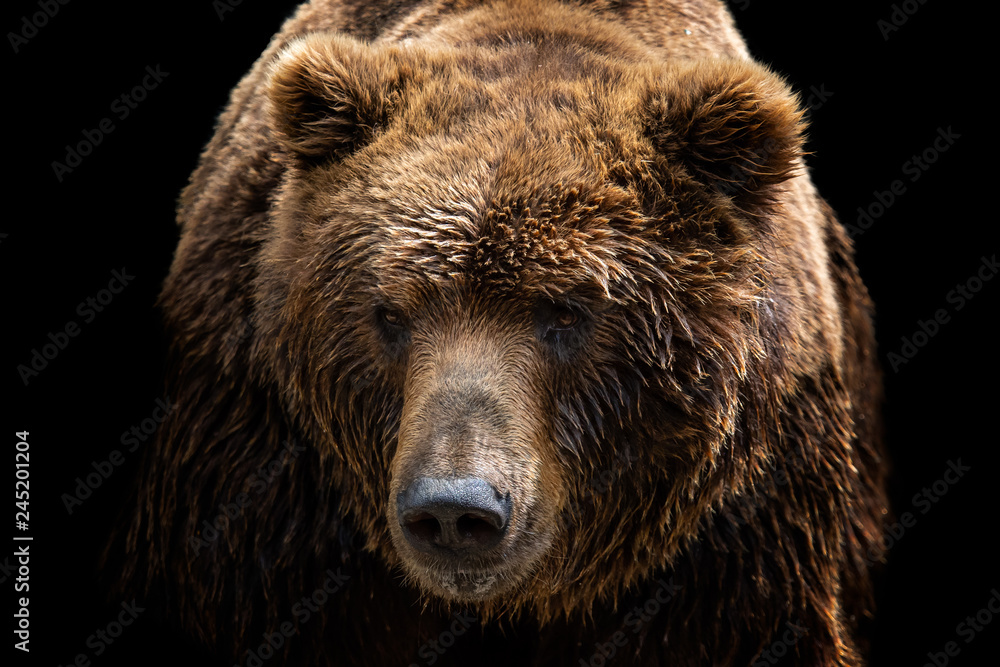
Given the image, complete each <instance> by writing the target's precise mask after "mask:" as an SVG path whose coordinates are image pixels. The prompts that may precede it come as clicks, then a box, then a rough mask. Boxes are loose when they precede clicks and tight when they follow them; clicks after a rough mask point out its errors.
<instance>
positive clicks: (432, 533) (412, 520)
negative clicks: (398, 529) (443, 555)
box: [405, 512, 441, 544]
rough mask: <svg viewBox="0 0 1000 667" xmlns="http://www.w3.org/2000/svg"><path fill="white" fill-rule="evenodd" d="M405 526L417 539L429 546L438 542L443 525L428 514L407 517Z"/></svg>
mask: <svg viewBox="0 0 1000 667" xmlns="http://www.w3.org/2000/svg"><path fill="white" fill-rule="evenodd" d="M405 526H406V529H407V531H409V532H410V534H412V535H413V536H414V537H415V538H416V539H418V540H420V541H422V542H427V543H429V544H433V543H435V542H437V541H438V540H439V539H440V536H441V524H440V523H438V520H437V519H435V518H434V517H432V516H431V515H430V514H427V513H426V512H421V513H419V514H417V515H415V516H409V517H407V521H406V523H405Z"/></svg>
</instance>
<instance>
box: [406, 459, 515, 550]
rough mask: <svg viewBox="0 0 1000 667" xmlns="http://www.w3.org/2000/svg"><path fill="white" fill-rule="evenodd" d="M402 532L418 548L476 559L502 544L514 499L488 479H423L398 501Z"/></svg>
mask: <svg viewBox="0 0 1000 667" xmlns="http://www.w3.org/2000/svg"><path fill="white" fill-rule="evenodd" d="M396 503H397V513H398V516H399V523H400V527H401V528H402V531H403V535H404V536H405V537H406V539H407V541H408V542H409V543H410V544H411V545H413V546H414V547H415V548H416V549H418V550H420V551H424V552H427V553H432V554H435V555H454V554H455V553H456V552H458V553H461V554H462V555H472V554H477V553H480V552H485V551H487V550H489V549H491V548H492V547H494V546H495V545H496V544H497V543H499V542H500V541H501V539H502V538H503V535H504V533H505V532H506V530H507V524H508V523H509V521H510V511H511V502H510V496H509V494H508V495H505V496H501V495H500V493H499V492H497V490H496V489H495V488H494V487H493V485H491V484H490V483H489V482H487V481H486V480H482V479H476V478H465V479H434V478H429V477H423V478H420V479H418V480H417V481H416V482H415V483H413V484H412V485H411V486H410V487H409V488H408V489H406V490H405V491H403V492H402V493H400V494H399V496H398V497H397V500H396Z"/></svg>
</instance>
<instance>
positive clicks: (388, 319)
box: [379, 308, 403, 327]
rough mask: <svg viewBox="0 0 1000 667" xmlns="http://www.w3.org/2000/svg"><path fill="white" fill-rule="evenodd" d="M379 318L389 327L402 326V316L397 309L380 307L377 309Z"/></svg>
mask: <svg viewBox="0 0 1000 667" xmlns="http://www.w3.org/2000/svg"><path fill="white" fill-rule="evenodd" d="M379 318H380V319H381V320H382V322H383V323H384V324H387V325H389V326H390V327H401V326H403V316H402V315H401V314H400V312H399V311H398V310H392V309H391V308H382V309H380V311H379Z"/></svg>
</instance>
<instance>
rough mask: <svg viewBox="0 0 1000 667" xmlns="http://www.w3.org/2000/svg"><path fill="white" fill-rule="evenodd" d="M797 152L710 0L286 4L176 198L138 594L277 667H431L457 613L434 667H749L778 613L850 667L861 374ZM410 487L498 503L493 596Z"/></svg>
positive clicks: (848, 289) (874, 393)
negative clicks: (462, 620) (423, 546)
mask: <svg viewBox="0 0 1000 667" xmlns="http://www.w3.org/2000/svg"><path fill="white" fill-rule="evenodd" d="M803 128H804V125H803V119H802V112H801V111H800V107H799V105H798V101H797V99H796V98H795V96H794V95H793V94H792V93H790V91H789V90H788V88H787V86H786V85H785V84H784V82H782V80H781V79H780V78H779V77H777V76H776V75H775V74H773V73H772V72H770V71H768V70H767V69H766V68H764V67H762V66H761V65H759V64H756V63H754V62H753V61H752V60H750V59H749V57H748V56H747V55H746V49H745V47H744V45H743V43H742V41H741V40H740V38H739V36H738V34H737V33H736V31H735V29H734V28H733V25H732V21H731V19H730V17H729V15H728V13H727V11H726V10H725V8H724V6H723V5H722V4H721V3H717V2H714V1H710V0H690V1H684V0H679V1H677V2H670V1H667V2H662V3H645V4H639V3H629V2H624V3H618V2H566V3H559V2H554V1H552V0H531V1H530V2H527V1H521V0H498V1H497V2H494V3H490V4H485V3H477V2H447V3H445V2H441V3H435V2H394V3H384V4H380V5H377V6H375V5H371V4H369V3H365V2H361V1H360V0H358V1H354V0H347V1H344V2H331V1H313V2H310V3H308V4H307V5H304V6H303V7H302V8H300V10H299V11H298V13H297V14H296V15H295V16H294V17H293V18H291V19H290V20H289V21H288V22H287V23H286V25H285V26H284V28H283V29H282V31H281V32H280V33H279V34H278V36H277V37H276V38H275V40H274V41H273V43H272V44H271V46H270V47H269V48H268V50H267V51H266V52H265V53H264V55H263V56H262V57H261V59H260V61H259V62H258V63H257V64H256V65H255V66H254V68H253V69H252V70H251V72H250V73H249V74H248V75H247V77H246V78H245V79H244V80H243V82H242V83H241V84H240V85H239V86H238V87H237V88H236V90H235V91H234V92H233V96H232V100H231V103H230V106H229V108H228V109H227V110H226V112H225V113H224V114H223V116H222V117H221V119H220V121H219V126H218V130H217V132H216V135H215V137H214V138H213V139H212V141H211V143H210V144H209V146H208V147H207V149H206V150H205V153H204V155H203V156H202V161H201V164H200V166H199V167H198V169H197V171H196V172H195V173H194V175H193V176H192V179H191V183H190V185H189V186H188V187H187V188H186V189H185V191H184V194H183V197H182V200H181V206H180V211H179V221H180V224H181V226H182V235H181V241H180V244H179V246H178V249H177V254H176V256H175V259H174V263H173V266H172V268H171V271H170V275H169V277H168V279H167V281H166V283H165V285H164V289H163V294H162V298H161V304H162V308H163V311H164V314H165V318H166V324H167V328H168V332H169V334H170V336H171V339H172V348H171V366H170V368H171V372H170V376H169V383H168V391H169V395H170V396H171V398H172V400H173V402H174V403H176V405H177V408H176V409H175V410H173V411H172V412H171V414H170V415H169V416H168V418H167V421H166V422H165V424H164V426H163V427H162V428H161V429H160V431H159V433H158V437H157V442H156V447H155V450H154V451H153V452H152V453H151V455H150V456H149V457H148V458H147V461H146V467H145V471H144V476H143V481H142V484H141V486H140V491H139V498H138V502H137V506H136V507H137V511H136V513H135V516H134V520H133V521H132V523H131V526H130V529H129V531H128V534H127V535H126V536H125V537H124V540H123V541H124V543H125V545H124V546H125V550H126V553H127V564H126V567H125V572H124V579H125V580H126V581H127V582H129V583H130V585H133V586H137V587H139V588H140V589H141V590H143V591H145V592H146V593H147V594H148V595H150V596H153V597H154V598H156V599H160V600H162V602H163V605H164V608H165V609H167V610H168V613H169V614H170V615H171V616H172V617H173V618H175V619H177V620H178V621H179V622H180V624H181V625H182V626H183V627H184V628H185V629H186V630H187V631H189V632H191V633H193V634H195V635H197V636H198V637H199V638H200V639H201V640H203V641H204V642H205V643H206V644H207V645H209V646H210V647H212V648H213V649H214V650H217V651H219V652H220V653H221V654H223V655H226V656H228V657H233V658H235V659H237V660H241V661H242V660H244V659H245V656H246V651H247V650H248V649H250V648H253V647H256V646H258V645H260V644H261V642H262V638H263V636H264V634H265V633H266V632H271V631H274V630H275V629H277V628H278V627H280V625H281V624H282V623H284V622H292V623H293V626H294V628H295V632H296V637H294V638H293V639H292V640H291V641H288V642H287V643H286V644H285V646H284V649H283V650H284V651H285V655H284V657H283V660H285V661H286V664H336V665H348V664H352V665H353V664H357V665H379V666H390V667H391V666H393V665H408V664H411V663H414V662H418V663H420V662H422V661H423V660H424V657H423V656H421V655H418V650H419V648H420V646H421V645H422V644H424V643H425V642H426V641H427V640H428V639H434V638H437V637H438V636H439V633H440V632H442V631H443V630H444V629H447V628H448V627H449V623H450V622H451V618H450V616H449V614H451V613H452V612H454V611H455V610H456V609H467V610H469V611H470V612H471V613H472V614H473V615H474V616H475V617H476V619H477V620H476V624H475V626H474V627H473V628H472V629H471V630H470V631H469V632H468V633H467V634H466V635H465V636H463V637H462V638H461V639H460V640H458V641H457V643H456V645H455V646H454V647H453V648H450V649H449V650H448V652H446V653H445V654H444V655H443V656H440V657H439V658H438V660H439V664H440V663H442V662H443V663H445V664H468V661H469V660H471V659H473V658H475V659H476V660H477V662H479V663H487V664H493V663H494V662H495V663H496V664H536V665H553V664H566V665H576V664H579V661H580V660H581V659H583V660H584V661H589V659H590V656H591V655H592V654H593V653H594V651H595V650H596V649H595V643H600V642H607V641H609V638H610V637H611V636H612V635H613V633H614V632H616V631H618V630H624V631H625V632H626V637H627V640H628V641H627V643H626V645H625V646H624V647H621V648H619V649H618V654H617V657H616V658H615V663H614V664H620V665H626V664H630V665H656V664H670V665H702V664H717V665H746V664H750V663H751V662H752V661H753V660H754V656H756V655H757V654H759V652H760V651H761V650H762V649H764V648H766V647H768V646H769V645H770V644H771V643H772V642H773V641H774V640H775V639H776V638H777V637H778V636H780V633H781V632H782V631H783V630H784V628H785V627H786V624H787V623H793V624H795V625H796V626H797V627H802V628H805V630H806V633H805V635H804V636H802V637H801V638H799V639H798V640H797V641H796V642H795V643H794V645H793V646H790V647H789V648H788V656H787V657H785V658H784V660H785V662H786V663H787V664H789V665H791V664H801V665H859V664H862V663H863V657H862V655H863V651H864V642H863V639H862V633H861V632H860V628H861V626H862V624H863V621H864V620H865V619H867V618H870V615H871V612H872V599H871V582H870V573H869V568H870V564H869V563H867V562H866V560H865V554H867V553H868V552H869V549H870V547H871V546H872V545H873V544H874V543H875V541H876V540H877V539H878V538H879V536H880V535H881V532H882V521H883V515H884V514H885V512H886V511H887V510H886V500H885V495H884V489H883V485H884V468H885V464H884V462H883V460H882V455H881V449H880V445H879V433H878V418H877V415H876V412H875V409H876V407H877V403H878V400H879V389H878V387H879V381H878V377H877V372H876V368H875V362H874V356H873V339H872V331H871V324H870V304H869V302H868V298H867V295H866V292H865V289H864V287H863V285H862V284H861V282H860V280H859V279H858V276H857V273H856V270H855V268H854V265H853V260H852V258H851V255H852V251H851V248H850V244H849V242H848V240H847V238H846V236H845V235H844V233H843V231H842V229H841V227H840V225H839V223H837V221H836V220H835V217H834V215H833V213H832V211H830V209H829V208H828V207H827V206H826V204H825V203H824V202H823V201H822V199H820V198H819V196H818V195H817V194H816V193H815V191H814V189H813V186H812V185H811V183H810V181H809V179H808V175H807V173H806V170H805V167H804V164H803V161H802V155H801V151H802V132H803ZM553 308H555V309H559V308H562V309H570V310H572V312H573V313H575V314H577V315H578V316H579V318H578V322H577V324H576V325H574V328H573V329H571V330H569V331H562V330H559V332H557V333H552V331H553V330H552V329H551V327H549V326H548V324H546V322H548V320H546V319H545V318H546V317H549V315H547V314H546V313H549V312H550V311H551V309H553ZM386 313H391V315H390V316H386ZM386 321H390V322H392V324H391V325H387V324H386ZM288 443H294V444H295V446H296V447H299V448H301V449H293V450H290V449H288V446H289V445H288ZM290 451H293V452H294V455H292V454H290V453H289V452H290ZM268 466H271V469H272V471H273V474H272V471H268ZM427 474H430V475H438V476H448V475H458V476H461V475H466V474H475V475H477V476H480V477H483V478H485V479H487V480H488V481H489V482H490V483H491V484H493V485H494V486H496V487H497V488H499V489H501V490H503V491H507V492H510V493H511V495H512V497H513V498H514V513H513V519H512V526H511V531H510V532H511V536H510V537H508V538H505V540H507V541H505V542H504V551H503V553H502V554H500V556H499V557H496V558H492V559H487V560H485V561H484V562H483V563H480V565H482V567H484V568H487V569H488V571H489V572H491V573H492V574H491V575H490V577H486V578H483V579H482V582H481V583H480V584H477V585H476V587H475V591H477V592H476V593H475V594H465V593H462V594H460V593H456V592H455V591H456V590H457V589H456V588H454V587H453V585H454V582H453V581H452V582H451V583H449V580H448V575H447V572H446V569H447V568H446V566H443V565H442V564H441V563H435V562H429V561H426V560H421V559H420V558H419V556H418V555H417V554H415V553H413V552H411V551H410V550H409V548H408V546H407V545H406V542H405V540H404V539H403V538H401V537H400V535H399V533H398V531H397V530H396V528H395V526H398V523H397V522H396V520H395V509H394V503H393V502H392V501H391V499H392V498H393V497H394V494H395V493H397V492H398V490H399V487H400V485H401V484H403V483H405V480H411V479H414V478H415V477H417V476H420V475H427ZM400 480H403V481H400ZM595 480H603V481H602V482H601V484H600V485H599V486H598V485H595ZM241 493H247V495H248V497H249V498H250V503H249V504H248V505H247V506H246V507H245V508H242V509H241V511H239V512H238V513H236V515H235V516H230V517H228V518H227V519H226V520H225V521H224V522H222V523H223V524H224V525H223V527H222V528H221V529H219V530H217V531H216V534H215V535H214V537H213V538H212V539H209V534H208V533H207V532H206V530H205V527H206V522H208V523H209V524H211V523H212V522H213V521H215V522H216V524H219V523H220V521H219V520H218V516H219V515H220V511H221V510H220V504H222V505H223V506H224V505H226V504H227V503H232V502H234V501H235V499H236V498H237V497H239V495H240V494H241ZM338 568H340V569H341V571H342V572H343V573H344V574H346V575H349V576H350V579H349V581H348V583H347V585H346V586H344V587H343V588H342V589H341V590H339V591H338V592H337V593H335V594H333V595H332V596H331V597H330V599H329V601H327V602H326V603H325V605H324V606H323V608H322V611H321V613H318V614H314V615H312V616H311V617H310V618H309V619H307V620H304V621H303V620H302V619H300V618H299V617H297V616H296V615H294V614H293V613H292V612H291V609H292V608H293V605H294V604H295V602H296V601H297V600H299V599H300V598H301V597H302V596H304V595H305V596H308V595H310V594H311V593H312V592H313V591H315V590H316V589H318V588H319V587H320V586H321V585H322V584H323V581H324V579H325V578H326V577H327V574H326V572H327V571H329V570H333V571H337V570H338ZM442 568H445V569H442ZM442 572H445V574H442ZM663 582H669V583H670V590H671V594H670V599H669V601H667V602H665V603H663V604H660V605H658V606H657V612H656V613H655V614H653V615H652V616H651V617H650V618H648V619H647V620H645V621H644V622H643V623H641V624H639V626H638V627H633V626H631V625H627V624H626V621H625V619H626V616H627V614H628V613H629V611H630V610H631V609H633V608H634V607H635V606H636V605H639V606H641V605H642V604H643V603H644V602H646V601H647V600H649V599H652V598H654V597H655V595H656V593H657V591H661V590H662V589H663V586H664V583H663ZM487 647H488V649H487ZM488 661H489V662H488Z"/></svg>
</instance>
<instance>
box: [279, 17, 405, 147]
mask: <svg viewBox="0 0 1000 667" xmlns="http://www.w3.org/2000/svg"><path fill="white" fill-rule="evenodd" d="M411 73H412V68H410V67H405V66H403V65H402V64H401V63H400V62H399V60H398V58H396V57H395V53H391V52H389V50H388V49H384V48H378V47H373V46H370V45H368V44H365V43H364V42H361V41H359V40H357V39H355V38H353V37H349V36H346V35H340V34H336V33H313V34H310V35H307V36H305V37H302V38H300V39H297V40H295V41H294V42H292V43H291V44H289V45H288V46H287V47H286V48H285V49H284V51H282V53H281V55H280V56H278V58H277V60H276V61H275V62H274V64H273V65H272V67H271V72H270V79H269V82H268V87H267V92H268V97H269V99H270V104H271V122H272V124H273V127H274V128H275V129H276V130H277V131H278V134H279V136H280V140H281V143H282V145H283V146H284V147H285V149H286V150H287V151H288V152H289V154H291V155H292V156H293V157H295V158H297V159H298V160H299V161H300V163H302V164H310V163H317V162H320V161H322V160H325V159H328V158H330V157H335V158H337V159H342V158H344V157H346V156H347V155H350V154H351V153H353V152H354V151H356V150H358V149H359V148H361V147H363V146H364V145H366V144H368V143H370V142H371V141H372V139H373V138H374V137H375V135H376V134H377V133H378V131H379V130H380V128H383V127H385V126H386V125H387V124H388V122H389V120H390V118H391V117H392V114H393V112H394V110H395V109H396V108H397V107H398V106H399V104H400V100H401V99H402V93H403V89H404V87H405V85H406V83H407V81H408V80H409V79H410V74H411Z"/></svg>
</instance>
